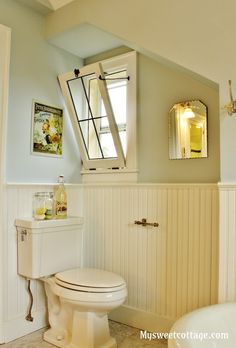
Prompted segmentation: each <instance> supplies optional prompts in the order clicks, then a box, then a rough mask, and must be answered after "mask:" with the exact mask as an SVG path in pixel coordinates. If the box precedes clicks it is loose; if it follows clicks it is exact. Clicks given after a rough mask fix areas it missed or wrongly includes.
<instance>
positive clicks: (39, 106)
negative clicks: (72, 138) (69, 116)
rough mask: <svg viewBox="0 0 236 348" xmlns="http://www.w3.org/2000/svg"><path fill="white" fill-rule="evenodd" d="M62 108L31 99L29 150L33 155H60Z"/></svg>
mask: <svg viewBox="0 0 236 348" xmlns="http://www.w3.org/2000/svg"><path fill="white" fill-rule="evenodd" d="M63 111H64V110H63V108H61V107H57V106H51V105H48V104H45V103H42V102H39V101H36V100H33V106H32V139H31V152H32V154H34V155H41V156H53V157H62V154H63V132H64V112H63Z"/></svg>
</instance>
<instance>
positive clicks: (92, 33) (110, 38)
mask: <svg viewBox="0 0 236 348" xmlns="http://www.w3.org/2000/svg"><path fill="white" fill-rule="evenodd" d="M16 1H17V2H19V3H21V4H23V5H25V6H28V7H30V8H32V9H33V10H34V11H36V12H38V13H40V14H42V15H47V14H49V13H50V12H53V11H56V10H58V9H59V8H61V7H63V6H66V5H68V4H69V3H71V2H73V1H74V0H16ZM97 1H98V0H97ZM48 41H49V42H50V43H51V44H53V45H55V46H57V47H59V48H62V49H64V50H66V51H68V52H70V53H72V54H74V55H76V56H78V57H80V58H88V57H91V56H94V55H96V54H99V53H102V52H105V51H108V50H111V49H114V48H117V47H120V46H123V45H124V42H123V41H122V40H120V39H119V38H117V37H115V36H114V35H112V34H110V33H108V32H105V31H103V30H101V29H99V28H96V27H94V26H92V25H90V24H83V25H80V26H78V27H74V28H73V29H71V30H68V31H65V32H62V33H60V34H58V35H57V36H54V37H53V38H51V39H49V40H48Z"/></svg>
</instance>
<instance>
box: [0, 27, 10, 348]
mask: <svg viewBox="0 0 236 348" xmlns="http://www.w3.org/2000/svg"><path fill="white" fill-rule="evenodd" d="M10 44H11V29H10V28H8V27H6V26H4V25H2V24H0V47H1V51H0V54H1V57H0V58H1V59H0V161H1V166H0V265H1V266H0V284H1V285H0V343H3V342H4V332H3V302H4V301H3V287H2V284H4V267H3V264H4V263H3V258H4V248H3V245H4V235H3V232H4V230H5V228H4V226H5V216H6V215H5V188H4V182H5V170H6V133H7V132H6V127H7V126H6V124H7V106H8V89H9V87H8V86H9V65H10Z"/></svg>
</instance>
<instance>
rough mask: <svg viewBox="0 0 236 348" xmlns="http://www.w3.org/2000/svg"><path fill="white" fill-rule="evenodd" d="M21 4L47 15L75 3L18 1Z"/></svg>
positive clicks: (41, 0) (49, 0)
mask: <svg viewBox="0 0 236 348" xmlns="http://www.w3.org/2000/svg"><path fill="white" fill-rule="evenodd" d="M16 1H18V2H19V3H22V4H24V5H27V6H29V7H31V8H33V9H34V10H36V11H37V12H39V13H41V14H43V15H46V14H48V13H50V12H52V11H56V10H58V9H59V8H61V7H63V6H65V5H67V4H69V3H70V2H73V1H74V0H16Z"/></svg>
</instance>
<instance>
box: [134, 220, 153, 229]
mask: <svg viewBox="0 0 236 348" xmlns="http://www.w3.org/2000/svg"><path fill="white" fill-rule="evenodd" d="M134 223H135V225H142V226H153V227H158V226H159V223H158V222H147V219H142V220H141V221H137V220H135V221H134Z"/></svg>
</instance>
